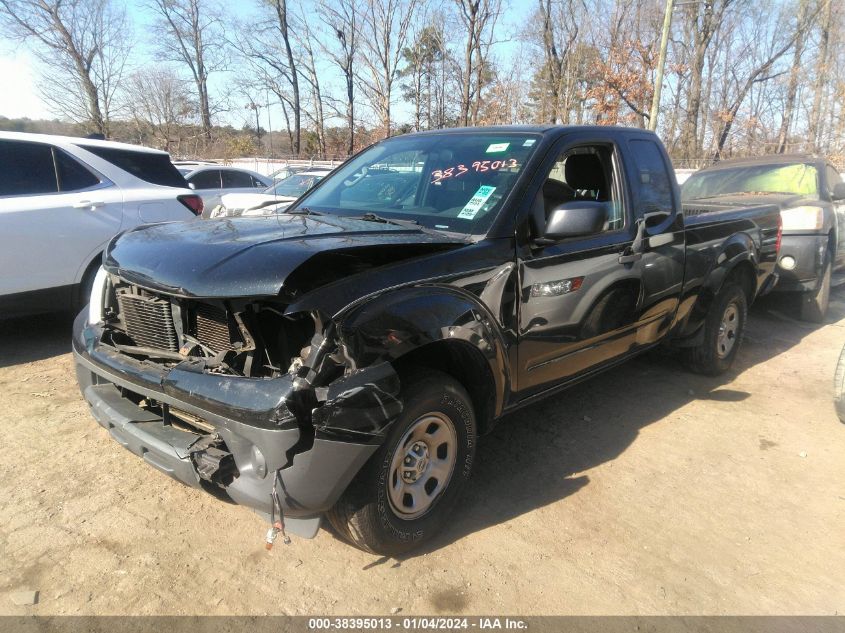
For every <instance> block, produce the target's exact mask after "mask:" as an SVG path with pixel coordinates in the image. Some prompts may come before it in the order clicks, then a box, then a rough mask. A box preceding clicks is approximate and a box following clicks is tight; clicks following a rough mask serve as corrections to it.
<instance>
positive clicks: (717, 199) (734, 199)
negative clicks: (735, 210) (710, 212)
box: [683, 192, 819, 209]
mask: <svg viewBox="0 0 845 633" xmlns="http://www.w3.org/2000/svg"><path fill="white" fill-rule="evenodd" d="M818 202H819V201H818V199H813V198H808V197H807V196H805V195H802V194H795V193H753V192H752V193H745V192H738V193H730V194H722V195H718V196H710V197H707V198H690V199H687V200H684V201H683V203H684V205H690V206H693V205H694V206H697V207H700V206H706V207H712V208H721V207H737V206H752V205H753V206H758V205H763V204H773V205H776V206H779V207H780V208H781V209H788V208H790V207H797V206H799V205H801V204H814V203H815V204H818Z"/></svg>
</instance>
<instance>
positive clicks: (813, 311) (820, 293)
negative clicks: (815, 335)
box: [801, 254, 833, 323]
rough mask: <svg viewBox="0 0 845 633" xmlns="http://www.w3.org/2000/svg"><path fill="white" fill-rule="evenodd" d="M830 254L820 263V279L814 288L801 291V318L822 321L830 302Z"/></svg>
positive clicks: (813, 321) (811, 321)
mask: <svg viewBox="0 0 845 633" xmlns="http://www.w3.org/2000/svg"><path fill="white" fill-rule="evenodd" d="M832 269H833V265H832V263H831V258H830V255H829V254H828V255H826V256H825V259H824V264H823V265H822V274H821V279H820V280H819V287H818V288H817V289H816V290H810V291H808V292H802V293H801V320H802V321H809V322H810V323H824V319H825V317H826V316H827V306H828V304H829V303H830V277H831V275H832V274H833V271H832Z"/></svg>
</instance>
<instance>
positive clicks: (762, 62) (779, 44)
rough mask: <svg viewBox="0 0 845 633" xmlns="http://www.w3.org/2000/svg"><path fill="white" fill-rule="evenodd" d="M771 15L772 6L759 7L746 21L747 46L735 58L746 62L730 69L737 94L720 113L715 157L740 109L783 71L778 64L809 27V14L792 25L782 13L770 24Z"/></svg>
mask: <svg viewBox="0 0 845 633" xmlns="http://www.w3.org/2000/svg"><path fill="white" fill-rule="evenodd" d="M771 14H772V12H771V7H770V6H766V5H763V6H758V7H756V8H755V11H754V14H753V15H752V16H751V19H749V20H747V23H746V26H747V29H748V30H747V33H746V34H745V37H744V38H743V39H744V43H743V46H742V48H741V49H739V50H738V51H736V52H735V53H734V55H735V59H738V60H743V61H744V63H734V64H732V65H731V68H730V74H731V78H730V81H731V82H732V83H733V85H734V90H733V96H732V98H731V100H730V101H729V103H728V107H727V109H726V110H725V111H723V112H721V113H720V119H721V129H719V130H718V131H717V133H716V137H717V140H716V149H715V151H714V153H713V158H714V159H719V158H721V156H722V152H723V150H724V148H725V144H726V143H727V141H728V138H729V135H730V133H731V129H732V127H733V124H734V122H735V121H736V118H737V114H738V112H739V109H740V107H741V106H742V104H743V102H744V101H745V98H746V97H747V96H748V94H749V92H750V91H751V89H752V88H753V87H754V86H755V85H757V84H760V83H762V82H767V81H769V80H770V79H773V78H774V77H775V76H777V75H778V74H779V73H776V72H774V67H775V64H776V63H777V62H778V61H779V60H780V59H781V58H782V57H783V56H784V55H786V53H787V52H789V50H790V49H792V47H793V46H794V45H795V42H796V40H797V39H798V37H799V34H800V33H801V32H802V31H803V30H804V29H805V28H806V20H807V15H806V14H804V15H803V16H799V21H797V22H796V24H795V25H794V26H792V25H789V26H787V27H786V28H784V26H785V25H784V24H783V22H784V19H783V17H782V16H781V17H780V19H777V18H776V19H775V20H772V21H771V23H770V24H767V23H766V19H765V16H766V15H771ZM743 73H744V75H743Z"/></svg>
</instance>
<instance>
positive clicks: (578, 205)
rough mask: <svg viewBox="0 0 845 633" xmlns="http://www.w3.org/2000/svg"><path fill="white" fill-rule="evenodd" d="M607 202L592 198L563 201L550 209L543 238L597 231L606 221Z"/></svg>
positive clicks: (575, 235)
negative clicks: (595, 200)
mask: <svg viewBox="0 0 845 633" xmlns="http://www.w3.org/2000/svg"><path fill="white" fill-rule="evenodd" d="M607 215H608V214H607V204H605V203H604V202H594V201H592V200H575V201H573V202H565V203H563V204H561V205H559V206H557V207H555V208H554V209H552V212H551V214H550V215H549V219H548V220H547V221H546V230H545V232H544V234H543V238H544V239H546V240H561V239H564V238H567V237H577V236H579V235H593V234H595V233H599V232H600V231H601V230H602V229H603V228H604V224H605V222H607Z"/></svg>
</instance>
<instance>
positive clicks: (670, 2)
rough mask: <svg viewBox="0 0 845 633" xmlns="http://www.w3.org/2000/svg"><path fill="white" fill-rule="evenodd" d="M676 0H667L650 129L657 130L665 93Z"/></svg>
mask: <svg viewBox="0 0 845 633" xmlns="http://www.w3.org/2000/svg"><path fill="white" fill-rule="evenodd" d="M674 8H675V0H666V13H665V14H664V15H663V33H662V35H661V36H660V55H659V56H658V58H657V76H656V77H655V78H654V96H653V97H652V98H651V112H650V113H649V117H648V129H649V130H651V131H652V132H654V131H655V130H656V129H657V110H658V109H659V108H660V93H661V92H662V91H663V68H664V67H665V66H666V49H667V48H668V47H669V31H670V30H671V29H672V10H673V9H674Z"/></svg>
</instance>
